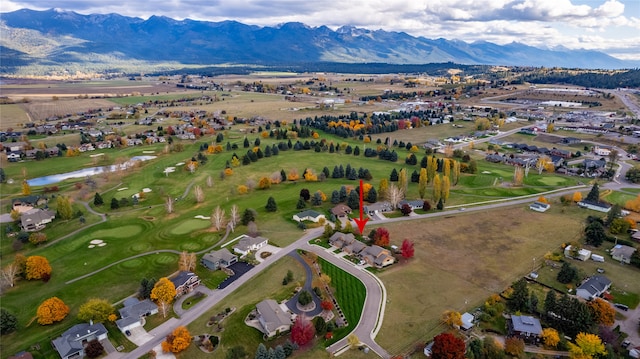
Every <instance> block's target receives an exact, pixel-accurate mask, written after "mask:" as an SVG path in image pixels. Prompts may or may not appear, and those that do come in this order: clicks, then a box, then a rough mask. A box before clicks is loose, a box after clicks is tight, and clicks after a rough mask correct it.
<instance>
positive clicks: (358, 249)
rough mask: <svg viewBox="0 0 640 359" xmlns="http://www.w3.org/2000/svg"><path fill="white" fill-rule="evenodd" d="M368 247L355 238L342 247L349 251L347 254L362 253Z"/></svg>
mask: <svg viewBox="0 0 640 359" xmlns="http://www.w3.org/2000/svg"><path fill="white" fill-rule="evenodd" d="M366 248H367V245H366V244H364V243H362V242H360V241H358V240H354V241H353V242H351V243H349V244H348V245H346V246H344V247H342V250H343V251H344V252H345V253H347V254H354V255H355V254H360V253H362V251H363V250H365V249H366Z"/></svg>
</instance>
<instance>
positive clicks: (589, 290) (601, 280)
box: [576, 275, 611, 300]
mask: <svg viewBox="0 0 640 359" xmlns="http://www.w3.org/2000/svg"><path fill="white" fill-rule="evenodd" d="M609 287H611V281H610V280H609V278H607V277H605V276H603V275H594V276H593V277H591V278H589V279H587V280H586V281H585V282H584V283H582V284H581V285H580V286H579V287H578V289H577V290H576V295H577V296H578V297H580V298H582V299H585V300H591V299H593V298H595V297H599V296H600V295H602V293H604V292H606V291H607V290H609Z"/></svg>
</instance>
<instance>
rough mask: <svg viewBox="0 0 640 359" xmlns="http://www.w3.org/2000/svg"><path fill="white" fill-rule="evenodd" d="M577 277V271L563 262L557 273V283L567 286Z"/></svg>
mask: <svg viewBox="0 0 640 359" xmlns="http://www.w3.org/2000/svg"><path fill="white" fill-rule="evenodd" d="M577 277H578V270H577V269H576V268H575V267H574V266H572V265H571V264H569V263H567V262H564V263H562V267H561V268H560V271H559V272H558V277H557V279H558V282H560V283H563V284H567V283H571V282H573V281H574V280H576V278H577Z"/></svg>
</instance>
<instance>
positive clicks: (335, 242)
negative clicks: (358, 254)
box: [329, 232, 356, 248]
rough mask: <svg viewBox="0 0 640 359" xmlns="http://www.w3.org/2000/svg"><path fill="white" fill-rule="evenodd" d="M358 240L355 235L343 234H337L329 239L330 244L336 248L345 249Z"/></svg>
mask: <svg viewBox="0 0 640 359" xmlns="http://www.w3.org/2000/svg"><path fill="white" fill-rule="evenodd" d="M355 240H356V237H355V236H354V235H353V233H341V232H336V233H334V234H333V235H332V236H331V237H329V244H331V245H332V246H334V247H338V248H344V247H345V246H348V245H349V244H351V243H353V242H354V241H355Z"/></svg>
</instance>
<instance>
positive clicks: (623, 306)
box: [613, 303, 629, 312]
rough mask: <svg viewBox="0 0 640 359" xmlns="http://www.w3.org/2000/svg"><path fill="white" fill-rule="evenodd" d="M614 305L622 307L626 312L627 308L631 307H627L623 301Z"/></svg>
mask: <svg viewBox="0 0 640 359" xmlns="http://www.w3.org/2000/svg"><path fill="white" fill-rule="evenodd" d="M613 306H614V307H616V308H618V309H622V310H624V311H625V312H626V311H627V310H629V307H627V306H626V305H624V304H622V303H614V304H613Z"/></svg>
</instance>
